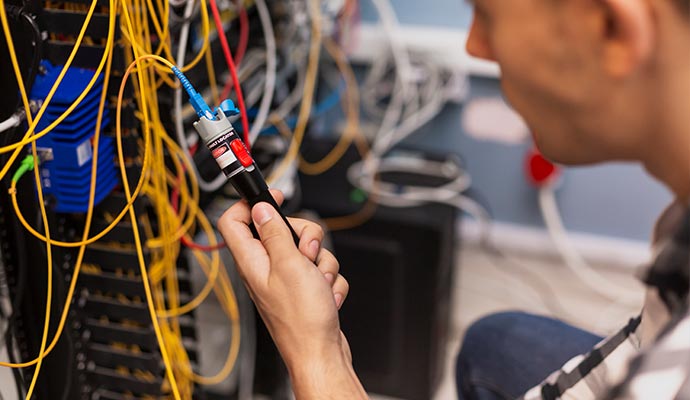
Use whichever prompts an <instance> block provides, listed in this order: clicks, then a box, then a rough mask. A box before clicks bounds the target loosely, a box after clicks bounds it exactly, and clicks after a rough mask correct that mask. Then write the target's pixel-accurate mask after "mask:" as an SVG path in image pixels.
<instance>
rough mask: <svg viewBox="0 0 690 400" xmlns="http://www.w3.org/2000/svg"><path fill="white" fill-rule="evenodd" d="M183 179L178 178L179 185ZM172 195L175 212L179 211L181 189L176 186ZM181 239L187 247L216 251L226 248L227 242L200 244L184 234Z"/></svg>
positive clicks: (171, 200) (171, 201)
mask: <svg viewBox="0 0 690 400" xmlns="http://www.w3.org/2000/svg"><path fill="white" fill-rule="evenodd" d="M181 181H182V179H179V178H178V180H177V183H178V185H179V184H180V182H181ZM170 196H171V199H170V203H171V205H172V207H173V210H175V213H177V208H178V207H179V201H180V192H179V190H177V188H174V189H173V191H172V193H171V194H170ZM180 241H181V242H182V244H183V245H184V246H185V247H188V248H190V249H194V250H201V251H216V250H223V249H224V248H225V243H223V242H220V243H218V244H216V245H215V246H208V245H203V244H199V243H196V242H193V241H191V240H188V239H187V237H186V236H184V235H183V236H182V237H181V238H180Z"/></svg>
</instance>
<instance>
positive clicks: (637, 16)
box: [602, 0, 655, 77]
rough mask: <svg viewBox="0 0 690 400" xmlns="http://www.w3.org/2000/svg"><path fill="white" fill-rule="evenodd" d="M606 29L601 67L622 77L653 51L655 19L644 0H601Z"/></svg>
mask: <svg viewBox="0 0 690 400" xmlns="http://www.w3.org/2000/svg"><path fill="white" fill-rule="evenodd" d="M602 3H603V5H604V7H606V17H607V29H606V31H605V32H604V34H605V35H606V37H605V38H604V39H605V40H606V43H605V46H604V59H603V62H604V68H605V69H606V70H607V71H608V72H609V73H610V74H611V75H613V76H617V77H622V76H625V75H628V74H630V73H631V72H633V71H635V70H636V69H637V68H638V67H639V66H640V64H642V63H644V62H645V61H646V60H647V59H648V58H649V56H650V55H651V53H652V49H653V43H654V35H655V33H654V23H653V22H654V21H653V15H652V12H651V9H650V7H649V4H648V3H647V2H646V1H645V0H602Z"/></svg>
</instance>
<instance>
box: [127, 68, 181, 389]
mask: <svg viewBox="0 0 690 400" xmlns="http://www.w3.org/2000/svg"><path fill="white" fill-rule="evenodd" d="M146 59H155V60H157V61H160V62H162V63H164V64H166V65H168V66H169V67H171V68H172V63H170V62H169V61H168V60H166V59H164V58H162V57H160V56H155V55H144V56H141V57H137V58H136V59H135V60H134V62H133V63H132V64H130V66H129V67H128V68H127V71H126V72H125V75H124V76H123V78H122V85H121V86H120V94H119V97H121V96H122V93H123V91H124V84H125V83H126V80H127V77H129V75H130V73H131V71H132V68H134V67H135V66H137V65H140V63H141V61H144V60H146ZM139 71H141V67H139ZM139 85H140V86H141V87H140V90H141V92H142V93H143V92H144V88H143V84H142V81H141V79H140V80H139ZM119 97H118V98H119ZM144 98H145V96H142V97H141V100H142V104H141V110H142V112H143V114H144V115H145V123H146V122H147V121H146V117H147V108H146V102H145V100H144ZM118 159H119V161H120V172H121V175H122V182H123V188H124V191H125V197H126V198H127V200H128V201H129V200H130V199H131V196H132V194H131V192H130V188H129V182H128V178H127V170H126V169H125V165H124V154H123V153H122V148H118ZM129 216H130V220H131V222H132V230H133V231H134V245H135V247H136V250H137V259H138V262H139V269H140V270H141V280H142V281H143V283H144V292H145V293H146V303H147V305H148V308H149V314H150V316H151V322H152V323H153V329H154V331H155V333H156V339H157V340H158V346H159V348H160V352H161V356H162V358H163V363H164V365H165V371H166V374H167V377H168V382H169V384H170V386H171V388H172V392H173V396H174V398H175V399H176V400H180V399H181V397H180V392H179V389H178V387H177V382H176V380H175V376H174V374H173V368H172V364H171V361H170V357H169V355H168V351H167V349H166V346H165V341H164V339H163V335H162V333H161V328H160V325H159V324H158V318H157V316H156V310H155V309H154V304H153V297H152V294H151V287H150V285H149V278H148V273H147V271H146V263H145V262H144V250H143V249H142V245H141V238H140V236H139V226H138V225H137V217H136V214H135V212H134V209H133V208H130V209H129Z"/></svg>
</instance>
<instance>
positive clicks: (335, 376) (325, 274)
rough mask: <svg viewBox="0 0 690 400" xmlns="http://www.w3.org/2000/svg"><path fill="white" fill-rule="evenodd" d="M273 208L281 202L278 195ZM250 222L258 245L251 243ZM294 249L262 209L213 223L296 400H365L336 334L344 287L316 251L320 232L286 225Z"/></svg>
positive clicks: (331, 260)
mask: <svg viewBox="0 0 690 400" xmlns="http://www.w3.org/2000/svg"><path fill="white" fill-rule="evenodd" d="M274 197H276V200H278V201H282V196H281V195H280V194H279V193H274ZM251 222H254V225H255V226H256V229H257V231H258V232H259V236H260V237H261V240H257V239H255V238H254V237H253V236H252V233H251V230H250V229H249V224H250V223H251ZM290 223H291V225H292V226H293V227H294V228H295V231H296V232H297V233H298V235H299V237H300V243H299V246H295V244H294V242H293V239H292V236H291V233H290V230H289V228H288V227H287V225H286V224H285V223H284V222H283V220H282V218H281V217H280V215H279V214H278V213H277V212H276V211H275V210H274V209H273V207H271V206H270V205H268V204H266V203H259V204H257V205H256V206H255V207H254V209H253V210H250V209H249V206H248V205H247V203H246V202H240V203H238V204H236V205H234V206H233V207H231V208H230V209H229V210H228V211H227V212H226V213H225V214H224V215H223V216H222V217H221V219H220V220H219V221H218V229H219V231H220V232H221V234H222V235H223V238H224V239H225V242H226V244H227V245H228V247H229V248H230V251H231V252H232V254H233V256H234V258H235V261H236V263H237V268H238V271H239V273H240V276H241V277H242V279H243V280H244V282H245V284H246V286H247V288H248V290H249V294H250V296H251V297H252V300H254V303H255V304H256V306H257V309H258V310H259V313H260V314H261V317H262V319H263V320H264V322H265V324H266V327H267V328H268V331H269V332H270V334H271V336H272V337H273V340H274V342H275V344H276V346H277V347H278V350H279V351H280V353H281V356H282V357H283V359H284V360H285V363H286V365H287V367H288V370H289V373H290V378H291V380H292V384H293V389H294V391H295V394H296V395H297V398H299V399H365V398H367V395H366V392H365V391H364V389H363V388H362V385H361V384H360V382H359V379H358V378H357V375H356V374H355V372H354V369H353V368H352V357H351V354H350V349H349V346H348V345H347V340H346V339H345V336H344V335H343V334H342V332H341V331H340V322H339V320H338V309H339V308H340V306H342V303H343V301H344V299H345V297H346V296H347V293H348V291H349V286H348V284H347V281H346V280H345V279H344V278H343V277H342V276H341V275H340V274H339V273H338V271H339V265H338V261H337V260H336V259H335V257H334V256H333V255H332V254H331V253H330V252H329V251H327V250H325V249H322V248H321V240H322V238H323V231H322V230H321V228H320V227H319V226H318V225H316V224H314V223H311V222H308V221H304V220H298V219H292V220H291V221H290Z"/></svg>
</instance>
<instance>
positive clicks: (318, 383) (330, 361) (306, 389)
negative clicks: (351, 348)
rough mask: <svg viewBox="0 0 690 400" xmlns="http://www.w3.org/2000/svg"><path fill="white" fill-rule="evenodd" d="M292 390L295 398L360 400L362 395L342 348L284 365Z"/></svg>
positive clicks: (364, 394)
mask: <svg viewBox="0 0 690 400" xmlns="http://www.w3.org/2000/svg"><path fill="white" fill-rule="evenodd" d="M288 371H289V373H290V379H291V381H292V386H293V390H294V391H295V395H296V396H297V398H298V399H363V398H366V393H365V392H364V389H363V388H362V385H361V384H360V382H359V379H358V378H357V375H356V374H355V371H354V368H353V367H352V363H351V361H350V360H349V357H346V356H345V354H343V351H342V349H334V350H333V351H329V352H327V353H325V354H324V353H322V354H318V355H317V354H314V355H313V356H310V357H302V358H301V359H293V360H291V361H290V362H289V363H288Z"/></svg>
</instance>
